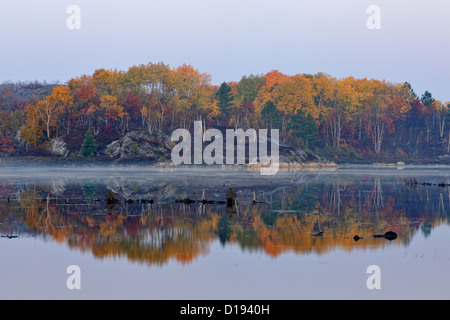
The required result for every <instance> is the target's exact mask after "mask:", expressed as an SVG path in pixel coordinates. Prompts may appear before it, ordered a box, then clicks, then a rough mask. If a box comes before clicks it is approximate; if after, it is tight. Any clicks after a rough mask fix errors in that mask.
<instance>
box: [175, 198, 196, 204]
mask: <svg viewBox="0 0 450 320" xmlns="http://www.w3.org/2000/svg"><path fill="white" fill-rule="evenodd" d="M175 203H184V204H191V203H195V200H191V199H189V198H185V199H182V200H175Z"/></svg>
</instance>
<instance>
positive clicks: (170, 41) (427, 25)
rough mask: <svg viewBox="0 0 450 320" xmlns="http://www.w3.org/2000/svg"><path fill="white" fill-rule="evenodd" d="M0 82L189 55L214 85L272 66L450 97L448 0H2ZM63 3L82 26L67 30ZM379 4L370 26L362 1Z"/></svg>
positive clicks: (182, 59) (62, 76) (178, 60)
mask: <svg viewBox="0 0 450 320" xmlns="http://www.w3.org/2000/svg"><path fill="white" fill-rule="evenodd" d="M0 4H1V9H0V39H1V42H0V43H1V47H0V49H1V50H0V81H6V80H13V81H16V80H36V79H37V80H47V81H56V80H59V81H61V82H65V81H67V80H69V79H70V78H72V77H76V76H79V75H82V74H92V73H93V72H94V70H95V69H98V68H108V69H114V68H117V69H119V70H127V69H128V67H130V66H132V65H138V64H145V63H148V62H160V61H163V62H165V63H167V64H169V65H171V66H173V67H175V66H178V65H181V64H183V63H187V64H191V65H193V66H194V67H195V68H197V69H199V70H200V71H201V72H207V73H209V74H211V76H212V81H213V83H214V84H220V83H221V82H223V81H232V80H233V81H239V79H240V78H241V77H242V76H243V75H249V74H264V73H267V72H269V71H271V70H273V69H278V70H280V71H281V72H283V73H285V74H291V75H293V74H296V73H316V72H326V73H328V74H330V75H332V76H334V77H337V78H341V77H345V76H350V75H351V76H354V77H357V78H365V77H367V78H376V79H385V80H387V81H391V82H404V81H408V82H410V83H411V85H412V86H413V88H414V90H415V91H416V93H417V94H419V95H421V94H422V93H423V92H424V91H425V90H429V91H431V93H432V94H433V96H434V97H435V98H437V99H440V100H442V101H443V102H445V101H450V72H449V71H450V61H449V59H450V1H449V0H427V1H426V0H420V1H417V0H416V1H414V0H388V1H375V0H374V1H365V0H311V1H309V0H308V1H303V0H147V1H136V0H126V1H125V0H120V1H113V0H86V1H85V0H71V1H67V0H53V1H50V0H41V1H36V0H28V1H25V0H0ZM69 5H77V6H78V7H79V8H80V10H81V14H80V22H81V24H80V26H81V29H78V30H77V29H74V30H70V29H68V28H67V26H66V20H67V19H68V18H69V16H70V14H68V13H66V10H67V7H68V6H69ZM370 5H378V6H379V8H380V9H381V12H380V13H381V15H380V18H381V29H379V30H376V29H375V30H370V29H368V28H367V26H366V21H367V19H368V18H369V16H370V14H368V13H367V12H366V10H367V8H368V6H370Z"/></svg>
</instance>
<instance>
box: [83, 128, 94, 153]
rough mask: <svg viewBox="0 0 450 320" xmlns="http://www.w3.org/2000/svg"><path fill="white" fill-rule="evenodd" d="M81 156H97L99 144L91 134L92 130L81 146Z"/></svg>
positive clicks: (87, 133) (88, 132)
mask: <svg viewBox="0 0 450 320" xmlns="http://www.w3.org/2000/svg"><path fill="white" fill-rule="evenodd" d="M81 154H82V155H83V157H89V156H95V155H96V154H97V142H96V141H95V139H94V136H93V135H92V133H91V129H89V130H88V131H87V132H86V136H85V138H84V141H83V145H82V146H81Z"/></svg>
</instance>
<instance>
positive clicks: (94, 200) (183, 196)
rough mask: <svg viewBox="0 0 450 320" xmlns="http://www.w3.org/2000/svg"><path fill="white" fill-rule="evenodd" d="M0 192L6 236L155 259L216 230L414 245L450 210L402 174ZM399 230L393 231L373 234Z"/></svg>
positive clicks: (447, 201)
mask: <svg viewBox="0 0 450 320" xmlns="http://www.w3.org/2000/svg"><path fill="white" fill-rule="evenodd" d="M427 179H429V180H430V181H431V182H433V181H437V180H438V179H440V178H439V176H436V177H435V178H433V177H431V176H429V177H427ZM0 192H1V195H2V197H1V198H2V199H1V201H0V223H1V224H0V233H1V234H2V236H4V237H6V236H9V237H11V236H14V237H15V236H18V237H23V236H35V237H40V238H45V239H51V240H52V241H56V242H60V243H66V244H67V245H68V246H69V247H70V248H73V249H76V250H81V251H87V252H92V253H93V254H94V255H95V256H96V257H98V258H105V257H117V256H125V257H127V259H128V260H129V261H132V262H138V263H145V264H149V265H164V264H166V263H168V262H169V261H173V260H175V261H177V262H179V263H191V262H192V261H194V260H195V259H196V258H197V257H199V256H201V255H207V254H208V252H209V250H210V247H211V246H210V245H211V243H212V242H213V241H217V240H219V241H220V243H221V244H222V245H223V246H226V245H229V244H237V245H239V246H240V248H241V249H242V250H243V251H249V252H253V251H260V252H264V253H265V254H267V255H270V256H272V257H277V256H279V255H280V254H282V253H284V252H288V251H291V252H295V253H296V254H306V253H311V252H313V253H317V254H325V253H327V252H330V251H331V250H335V249H337V248H339V249H343V250H347V251H349V252H350V251H352V250H360V249H363V250H367V249H371V248H378V247H383V246H387V245H389V246H390V245H400V246H407V245H408V243H409V242H410V240H411V239H412V237H413V236H414V234H415V233H417V232H422V233H423V234H424V235H426V236H427V235H429V234H430V233H432V232H433V228H434V227H436V226H439V225H441V224H447V223H448V217H449V214H450V188H449V187H440V186H438V185H433V184H431V185H423V186H422V185H417V186H415V187H409V186H408V185H406V184H405V182H404V179H403V177H398V176H396V175H381V176H380V175H371V174H363V175H345V174H342V175H326V174H325V175H323V174H320V173H290V174H285V175H281V176H279V177H277V178H270V179H267V178H262V177H261V176H258V175H236V176H233V177H229V176H223V177H221V178H215V179H212V178H211V177H210V176H209V175H206V176H198V175H192V176H190V175H180V176H178V175H175V176H174V175H167V174H161V175H158V174H153V175H150V176H149V177H143V176H142V174H141V175H138V176H136V177H135V178H126V177H118V176H115V177H114V176H113V177H109V178H106V179H105V178H101V179H96V178H87V177H80V178H77V179H75V178H61V177H57V178H55V179H48V180H46V179H39V180H32V179H27V178H21V179H11V180H7V179H5V178H3V179H1V180H0ZM188 200H189V201H188ZM391 230H392V231H395V232H396V233H397V234H398V238H396V239H395V240H394V241H391V242H390V241H387V240H386V239H384V238H378V237H372V235H377V234H384V233H385V232H387V231H391ZM355 235H357V236H358V237H357V238H355ZM11 239H14V238H11ZM11 241H13V240H11Z"/></svg>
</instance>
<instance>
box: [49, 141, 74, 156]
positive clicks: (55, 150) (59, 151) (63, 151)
mask: <svg viewBox="0 0 450 320" xmlns="http://www.w3.org/2000/svg"><path fill="white" fill-rule="evenodd" d="M50 152H51V153H52V154H54V155H57V156H63V157H67V155H68V154H69V150H67V148H66V143H65V142H64V140H63V139H62V138H55V139H52V141H50Z"/></svg>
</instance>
